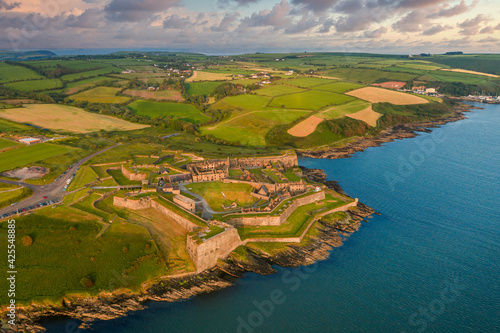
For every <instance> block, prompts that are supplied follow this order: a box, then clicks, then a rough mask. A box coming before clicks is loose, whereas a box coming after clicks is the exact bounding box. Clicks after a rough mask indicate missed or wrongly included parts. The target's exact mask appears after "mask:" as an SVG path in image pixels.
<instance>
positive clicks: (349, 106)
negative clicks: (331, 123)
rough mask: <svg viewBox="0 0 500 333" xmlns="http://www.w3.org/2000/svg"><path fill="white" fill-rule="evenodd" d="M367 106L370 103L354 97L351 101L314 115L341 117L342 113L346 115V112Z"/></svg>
mask: <svg viewBox="0 0 500 333" xmlns="http://www.w3.org/2000/svg"><path fill="white" fill-rule="evenodd" d="M369 106H370V103H368V102H366V101H363V100H360V99H356V100H354V101H352V102H349V103H346V104H342V105H339V106H334V107H331V108H329V109H326V110H325V111H322V112H320V113H317V114H316V116H317V117H320V118H325V119H335V118H339V117H342V116H343V115H346V114H350V113H355V112H358V111H361V110H364V109H366V108H367V107H369Z"/></svg>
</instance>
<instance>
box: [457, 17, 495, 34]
mask: <svg viewBox="0 0 500 333" xmlns="http://www.w3.org/2000/svg"><path fill="white" fill-rule="evenodd" d="M489 20H490V18H489V17H488V16H486V15H484V14H478V15H477V16H476V17H474V18H472V19H468V20H465V21H463V22H460V23H458V24H457V26H458V27H459V28H462V30H460V32H459V34H461V35H465V36H471V35H477V34H478V33H479V29H480V28H481V25H482V23H483V22H486V21H489Z"/></svg>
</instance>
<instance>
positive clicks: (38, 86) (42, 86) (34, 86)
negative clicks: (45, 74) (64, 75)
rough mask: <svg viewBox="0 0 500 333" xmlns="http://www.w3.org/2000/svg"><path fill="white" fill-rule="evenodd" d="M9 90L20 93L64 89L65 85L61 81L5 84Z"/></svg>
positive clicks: (44, 80)
mask: <svg viewBox="0 0 500 333" xmlns="http://www.w3.org/2000/svg"><path fill="white" fill-rule="evenodd" d="M5 86H6V87H7V88H10V89H14V90H20V91H41V90H47V89H55V88H62V87H63V83H62V81H61V80H59V79H42V80H31V81H20V82H13V83H7V84H5Z"/></svg>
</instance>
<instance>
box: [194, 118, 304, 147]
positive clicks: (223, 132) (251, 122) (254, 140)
mask: <svg viewBox="0 0 500 333" xmlns="http://www.w3.org/2000/svg"><path fill="white" fill-rule="evenodd" d="M308 113H309V111H305V110H287V109H281V110H264V111H255V112H251V113H247V114H244V115H241V116H238V117H235V118H232V119H229V120H227V121H224V122H223V123H220V124H217V125H216V126H213V125H208V126H206V127H203V128H201V133H202V134H211V135H213V136H215V137H217V138H221V139H224V140H227V141H229V142H240V144H242V145H246V146H265V145H266V134H267V133H268V132H269V130H270V129H271V128H273V127H274V126H277V125H281V124H288V123H290V122H292V121H294V120H295V119H297V118H300V117H302V116H304V115H306V114H308Z"/></svg>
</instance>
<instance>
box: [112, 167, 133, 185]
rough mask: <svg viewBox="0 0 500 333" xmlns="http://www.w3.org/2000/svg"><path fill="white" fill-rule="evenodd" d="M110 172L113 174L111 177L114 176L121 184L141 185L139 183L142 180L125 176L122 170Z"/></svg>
mask: <svg viewBox="0 0 500 333" xmlns="http://www.w3.org/2000/svg"><path fill="white" fill-rule="evenodd" d="M108 174H109V175H111V177H113V179H114V180H115V181H116V182H117V183H118V184H119V185H139V184H141V181H140V180H130V179H128V178H127V177H125V176H124V175H123V173H122V171H121V170H108Z"/></svg>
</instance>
